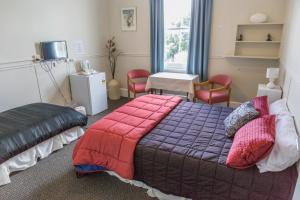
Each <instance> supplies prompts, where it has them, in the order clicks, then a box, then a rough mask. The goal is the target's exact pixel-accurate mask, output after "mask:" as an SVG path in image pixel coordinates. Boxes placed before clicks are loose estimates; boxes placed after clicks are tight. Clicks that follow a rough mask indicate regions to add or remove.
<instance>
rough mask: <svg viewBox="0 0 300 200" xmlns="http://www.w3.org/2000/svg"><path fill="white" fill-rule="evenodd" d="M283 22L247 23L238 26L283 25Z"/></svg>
mask: <svg viewBox="0 0 300 200" xmlns="http://www.w3.org/2000/svg"><path fill="white" fill-rule="evenodd" d="M283 25H284V24H283V23H248V24H247V23H246V24H238V26H283Z"/></svg>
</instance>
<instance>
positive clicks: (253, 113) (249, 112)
mask: <svg viewBox="0 0 300 200" xmlns="http://www.w3.org/2000/svg"><path fill="white" fill-rule="evenodd" d="M258 116H259V112H258V111H257V110H256V109H255V108H254V106H253V104H252V103H251V102H250V101H248V102H246V103H243V104H242V105H241V106H239V107H238V108H237V109H235V110H234V111H233V112H232V113H231V114H230V115H229V116H228V117H227V118H226V119H225V120H224V124H225V130H226V135H227V136H228V137H233V136H234V134H235V133H236V132H237V131H238V130H239V129H240V128H241V127H242V126H244V125H245V124H247V123H248V122H250V121H251V120H253V119H255V118H256V117H258Z"/></svg>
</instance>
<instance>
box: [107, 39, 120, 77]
mask: <svg viewBox="0 0 300 200" xmlns="http://www.w3.org/2000/svg"><path fill="white" fill-rule="evenodd" d="M106 49H107V50H108V61H109V66H110V70H111V74H112V78H113V79H115V73H116V65H117V60H118V57H119V56H120V54H121V52H120V51H119V50H117V47H116V42H115V37H112V38H111V39H109V40H108V41H107V44H106Z"/></svg>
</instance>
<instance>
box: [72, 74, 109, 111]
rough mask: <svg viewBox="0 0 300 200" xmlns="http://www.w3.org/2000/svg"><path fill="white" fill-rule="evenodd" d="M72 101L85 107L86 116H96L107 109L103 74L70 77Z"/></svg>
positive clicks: (73, 75)
mask: <svg viewBox="0 0 300 200" xmlns="http://www.w3.org/2000/svg"><path fill="white" fill-rule="evenodd" d="M70 83H71V92H72V99H73V101H74V102H75V103H77V104H79V105H82V106H84V107H85V109H86V112H87V114H88V115H96V114H98V113H100V112H102V111H104V110H106V109H107V92H106V79H105V73H104V72H99V73H95V74H90V75H83V74H72V75H70Z"/></svg>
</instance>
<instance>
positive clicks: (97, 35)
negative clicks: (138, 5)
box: [0, 0, 109, 111]
mask: <svg viewBox="0 0 300 200" xmlns="http://www.w3.org/2000/svg"><path fill="white" fill-rule="evenodd" d="M107 2H108V1H107V0H76V1H73V0H51V1H49V0H26V1H19V0H1V1H0V27H1V31H0V44H1V47H0V94H1V96H0V111H1V110H5V109H8V108H11V107H15V106H18V105H22V104H26V103H31V102H36V101H40V97H39V96H40V94H41V98H42V101H44V102H51V103H58V104H63V99H62V97H61V96H60V95H59V93H58V92H57V90H56V89H55V88H54V87H53V84H52V83H51V81H50V79H49V76H48V74H47V73H45V72H44V71H43V70H42V69H41V67H40V66H39V65H38V64H35V65H34V64H32V62H30V60H31V57H32V55H34V54H36V47H35V46H36V45H35V44H36V43H39V42H40V41H51V40H67V42H68V45H69V46H68V47H69V55H70V58H73V59H75V60H76V61H77V60H80V59H90V60H91V63H92V64H93V66H94V67H95V68H96V69H97V70H101V71H107V68H106V66H107V63H106V57H105V56H104V55H105V49H104V47H105V42H106V40H107V39H108V34H109V31H108V29H109V27H108V23H109V19H108V10H107V8H108V4H107ZM78 40H79V41H82V42H83V44H84V47H85V48H84V49H85V51H84V52H82V53H81V54H80V55H78V54H77V53H76V52H75V50H74V42H76V41H78ZM16 61H18V62H16ZM75 65H77V64H76V62H75V63H70V64H69V66H70V71H71V72H74V71H75ZM35 70H36V74H35ZM53 72H54V74H55V77H56V79H57V81H58V83H59V85H60V86H61V88H62V90H63V91H64V93H65V96H66V97H67V98H70V93H69V82H68V78H67V75H68V73H69V72H68V68H67V65H66V63H63V64H60V65H58V66H57V67H56V68H55V69H54V71H53ZM108 74H109V73H108ZM36 75H37V78H38V83H39V85H37V80H36ZM39 88H40V93H39V91H38V89H39Z"/></svg>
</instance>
